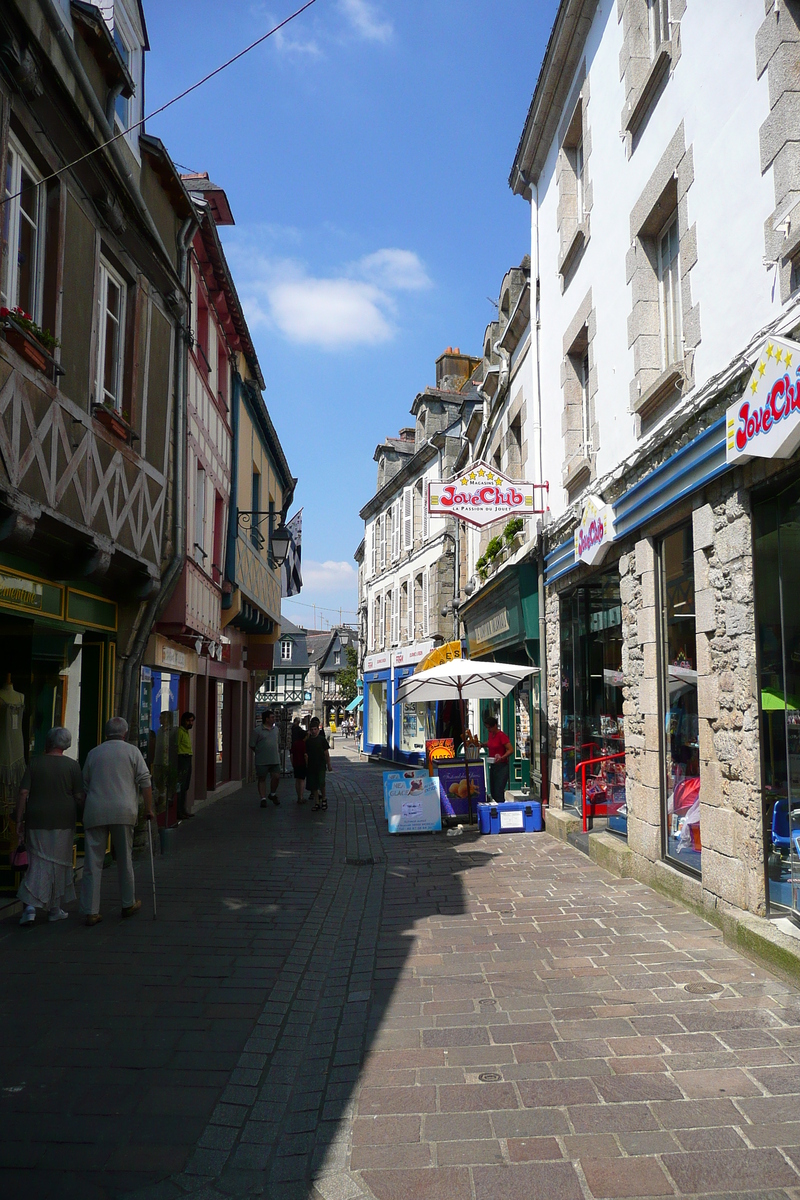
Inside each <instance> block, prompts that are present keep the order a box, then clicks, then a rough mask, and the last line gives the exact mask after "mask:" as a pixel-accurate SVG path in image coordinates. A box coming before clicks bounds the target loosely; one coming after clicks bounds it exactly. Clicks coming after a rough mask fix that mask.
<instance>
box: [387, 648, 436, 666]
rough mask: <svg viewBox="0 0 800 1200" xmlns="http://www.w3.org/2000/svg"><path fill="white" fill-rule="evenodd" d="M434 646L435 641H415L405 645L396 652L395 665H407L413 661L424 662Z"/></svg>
mask: <svg viewBox="0 0 800 1200" xmlns="http://www.w3.org/2000/svg"><path fill="white" fill-rule="evenodd" d="M432 646H433V642H414V644H413V645H412V646H403V647H402V648H401V649H400V650H395V652H394V665H395V666H396V667H407V666H409V665H410V664H411V663H418V662H422V660H423V658H425V656H426V655H427V654H429V653H430V651H431V649H432Z"/></svg>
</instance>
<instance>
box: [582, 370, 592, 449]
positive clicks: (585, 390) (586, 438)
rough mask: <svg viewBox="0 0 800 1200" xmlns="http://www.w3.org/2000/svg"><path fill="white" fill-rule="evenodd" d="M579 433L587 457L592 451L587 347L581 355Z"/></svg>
mask: <svg viewBox="0 0 800 1200" xmlns="http://www.w3.org/2000/svg"><path fill="white" fill-rule="evenodd" d="M580 382H581V433H582V437H583V454H584V457H586V458H588V457H589V455H590V454H591V452H592V403H591V393H590V391H589V350H588V347H587V349H586V350H585V351H584V353H583V354H582V355H581V368H580Z"/></svg>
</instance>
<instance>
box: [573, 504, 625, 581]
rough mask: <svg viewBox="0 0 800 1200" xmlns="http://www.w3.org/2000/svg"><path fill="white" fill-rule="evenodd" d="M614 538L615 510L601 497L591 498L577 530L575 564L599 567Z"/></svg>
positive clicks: (584, 508)
mask: <svg viewBox="0 0 800 1200" xmlns="http://www.w3.org/2000/svg"><path fill="white" fill-rule="evenodd" d="M614 536H615V535H614V509H613V508H612V507H611V505H610V504H605V503H604V502H603V500H601V499H600V497H599V496H589V497H588V499H587V500H586V502H585V504H584V506H583V517H582V518H581V523H580V525H579V526H578V528H577V529H576V530H575V562H576V563H583V564H584V565H585V566H587V567H591V566H597V565H598V564H599V563H601V562H602V561H603V559H604V558H605V556H606V554H607V552H608V547H609V546H610V545H611V543H612V542H613V541H614Z"/></svg>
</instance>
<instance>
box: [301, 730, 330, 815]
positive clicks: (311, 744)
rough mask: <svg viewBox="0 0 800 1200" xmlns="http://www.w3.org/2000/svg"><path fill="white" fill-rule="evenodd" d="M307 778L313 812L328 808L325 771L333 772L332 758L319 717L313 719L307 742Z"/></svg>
mask: <svg viewBox="0 0 800 1200" xmlns="http://www.w3.org/2000/svg"><path fill="white" fill-rule="evenodd" d="M305 758H306V778H307V780H308V787H309V790H310V792H311V799H312V800H313V801H314V804H313V805H312V809H311V811H312V812H319V810H320V809H321V808H322V809H326V808H327V807H328V801H327V800H326V798H325V770H326V768H327V770H329V771H331V770H333V768H332V767H331V756H330V750H329V748H328V739H327V738H326V737H325V734H324V733H323V732H322V730H321V729H320V724H319V717H312V718H311V723H310V724H309V727H308V737H307V738H306V742H305Z"/></svg>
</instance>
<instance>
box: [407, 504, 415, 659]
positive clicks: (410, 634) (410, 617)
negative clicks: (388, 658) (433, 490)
mask: <svg viewBox="0 0 800 1200" xmlns="http://www.w3.org/2000/svg"><path fill="white" fill-rule="evenodd" d="M412 499H413V497H412ZM406 637H407V638H408V640H409V641H410V642H413V640H414V580H413V578H412V579H409V581H408V583H407V584H406Z"/></svg>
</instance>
